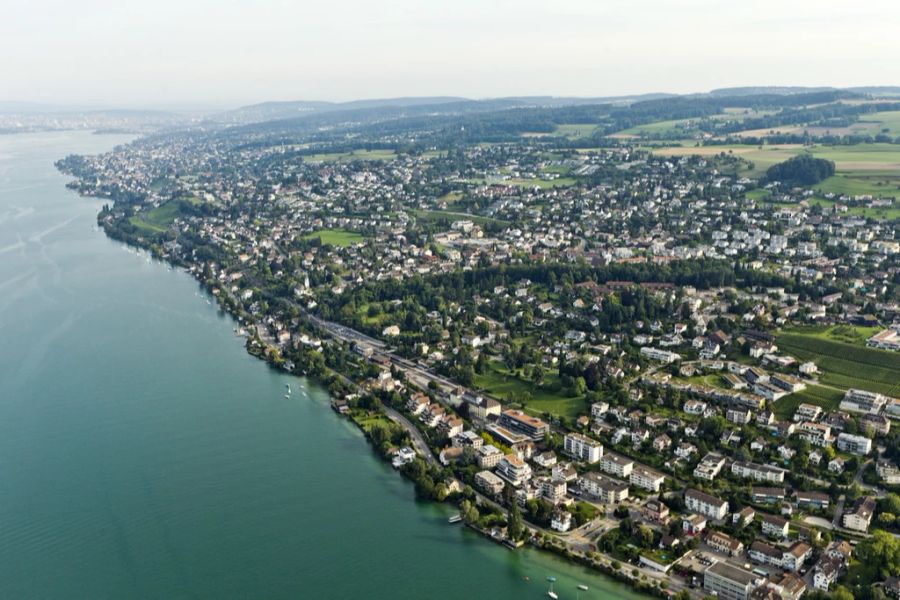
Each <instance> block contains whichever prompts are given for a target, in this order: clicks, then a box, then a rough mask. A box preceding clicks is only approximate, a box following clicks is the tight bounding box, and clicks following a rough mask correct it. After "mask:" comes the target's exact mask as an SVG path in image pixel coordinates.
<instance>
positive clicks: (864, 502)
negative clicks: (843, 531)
mask: <svg viewBox="0 0 900 600" xmlns="http://www.w3.org/2000/svg"><path fill="white" fill-rule="evenodd" d="M874 514H875V498H872V497H868V496H867V497H864V498H860V499H858V500H857V501H856V502H855V503H854V504H853V508H851V509H850V510H849V511H847V512H845V513H844V517H843V524H844V527H846V528H847V529H853V530H854V531H862V532H863V533H865V532H867V531H868V530H869V525H871V523H872V517H873V516H874Z"/></svg>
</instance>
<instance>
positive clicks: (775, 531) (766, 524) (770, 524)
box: [760, 514, 789, 538]
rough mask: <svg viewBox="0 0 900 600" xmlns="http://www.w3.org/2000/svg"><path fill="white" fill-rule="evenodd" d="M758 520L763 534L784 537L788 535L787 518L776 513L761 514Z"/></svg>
mask: <svg viewBox="0 0 900 600" xmlns="http://www.w3.org/2000/svg"><path fill="white" fill-rule="evenodd" d="M760 522H761V524H762V532H763V534H765V535H770V536H772V537H777V538H786V537H787V536H788V523H789V521H788V520H787V519H782V518H781V517H779V516H776V515H768V514H762V515H760Z"/></svg>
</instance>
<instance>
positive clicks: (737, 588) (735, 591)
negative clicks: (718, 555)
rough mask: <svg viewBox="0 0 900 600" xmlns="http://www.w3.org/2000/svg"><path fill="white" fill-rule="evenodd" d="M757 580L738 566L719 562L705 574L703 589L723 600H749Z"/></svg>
mask: <svg viewBox="0 0 900 600" xmlns="http://www.w3.org/2000/svg"><path fill="white" fill-rule="evenodd" d="M757 579H758V577H757V576H756V575H754V574H753V573H751V572H750V571H747V570H746V569H742V568H741V567H739V566H737V565H733V564H731V563H727V562H717V563H715V564H713V565H712V566H710V567H709V568H708V569H706V571H704V572H703V589H704V590H706V591H707V592H709V593H710V594H711V595H715V596H716V597H717V598H722V600H748V598H750V593H751V592H752V591H753V589H754V588H755V587H756V580H757Z"/></svg>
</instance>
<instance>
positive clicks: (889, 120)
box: [858, 110, 900, 136]
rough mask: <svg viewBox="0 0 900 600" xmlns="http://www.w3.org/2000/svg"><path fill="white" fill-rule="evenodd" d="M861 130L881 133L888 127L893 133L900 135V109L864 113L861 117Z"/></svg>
mask: <svg viewBox="0 0 900 600" xmlns="http://www.w3.org/2000/svg"><path fill="white" fill-rule="evenodd" d="M858 125H859V126H860V129H861V131H866V132H868V133H873V134H875V133H881V131H882V130H883V129H887V130H888V132H889V133H890V134H891V135H894V136H896V135H900V111H897V110H894V111H886V112H877V113H873V114H871V115H863V116H862V117H860V118H859V123H858Z"/></svg>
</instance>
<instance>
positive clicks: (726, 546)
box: [706, 531, 744, 557]
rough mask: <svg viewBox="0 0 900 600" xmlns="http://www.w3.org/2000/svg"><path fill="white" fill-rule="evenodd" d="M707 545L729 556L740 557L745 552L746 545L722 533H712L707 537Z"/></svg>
mask: <svg viewBox="0 0 900 600" xmlns="http://www.w3.org/2000/svg"><path fill="white" fill-rule="evenodd" d="M706 545H707V546H709V547H710V548H712V549H713V550H715V551H716V552H721V553H722V554H727V555H728V556H732V557H734V556H740V555H741V553H743V552H744V544H743V543H742V542H741V541H740V540H736V539H734V538H733V537H731V536H730V535H728V534H725V533H722V532H721V531H710V532H709V533H708V534H707V536H706Z"/></svg>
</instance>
